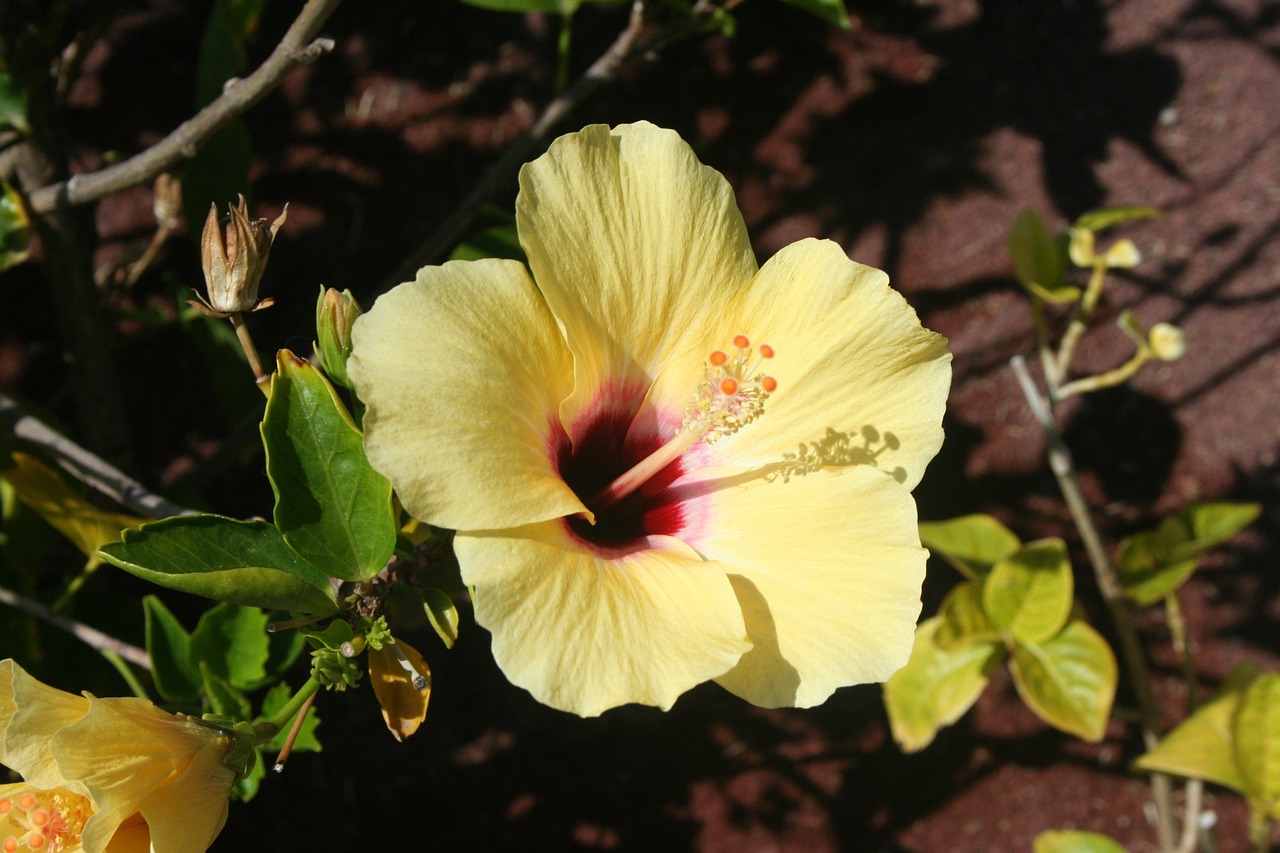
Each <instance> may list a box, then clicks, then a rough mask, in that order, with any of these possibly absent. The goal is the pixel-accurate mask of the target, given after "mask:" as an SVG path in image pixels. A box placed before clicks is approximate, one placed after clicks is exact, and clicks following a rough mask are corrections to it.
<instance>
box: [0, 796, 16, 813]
mask: <svg viewBox="0 0 1280 853" xmlns="http://www.w3.org/2000/svg"><path fill="white" fill-rule="evenodd" d="M11 808H13V800H11V799H9V798H8V797H5V798H4V799H3V800H0V814H8V813H9V809H11Z"/></svg>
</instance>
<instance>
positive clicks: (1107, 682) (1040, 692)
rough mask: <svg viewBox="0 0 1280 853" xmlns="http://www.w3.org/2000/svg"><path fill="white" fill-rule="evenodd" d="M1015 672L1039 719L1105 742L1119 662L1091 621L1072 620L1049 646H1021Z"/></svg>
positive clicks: (1012, 661)
mask: <svg viewBox="0 0 1280 853" xmlns="http://www.w3.org/2000/svg"><path fill="white" fill-rule="evenodd" d="M1009 668H1010V670H1011V671H1012V672H1013V683H1014V686H1015V687H1017V689H1018V694H1019V695H1020V696H1021V697H1022V701H1024V702H1026V703H1027V707H1029V708H1030V709H1031V710H1032V711H1034V712H1035V713H1036V716H1038V717H1040V719H1042V720H1044V721H1045V722H1046V723H1048V724H1049V725H1051V726H1053V727H1054V728H1056V729H1060V730H1062V731H1064V732H1066V733H1068V734H1073V735H1076V736H1077V737H1081V738H1084V739H1085V740H1088V741H1099V740H1102V736H1103V735H1104V734H1105V733H1106V728H1107V718H1108V716H1109V715H1110V713H1111V702H1112V700H1113V699H1114V698H1115V692H1116V659H1115V656H1114V655H1113V654H1112V653H1111V647H1110V646H1108V645H1107V641H1106V640H1104V639H1102V637H1101V636H1100V635H1099V634H1098V632H1096V631H1094V630H1093V629H1092V628H1090V627H1089V625H1088V624H1087V623H1085V622H1082V621H1080V620H1075V621H1072V622H1069V623H1068V624H1067V626H1066V627H1065V628H1063V629H1062V632H1061V633H1060V634H1058V635H1057V636H1056V637H1054V638H1053V639H1052V640H1049V641H1048V642H1047V643H1043V644H1039V645H1034V644H1028V643H1019V644H1018V645H1016V646H1015V647H1014V650H1013V656H1012V657H1011V658H1010V660H1009Z"/></svg>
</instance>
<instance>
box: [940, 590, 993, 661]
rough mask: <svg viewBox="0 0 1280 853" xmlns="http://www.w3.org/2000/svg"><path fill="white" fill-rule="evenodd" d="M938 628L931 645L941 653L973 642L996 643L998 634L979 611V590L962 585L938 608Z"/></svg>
mask: <svg viewBox="0 0 1280 853" xmlns="http://www.w3.org/2000/svg"><path fill="white" fill-rule="evenodd" d="M938 616H939V617H941V619H942V624H941V625H939V626H938V633H937V635H936V636H935V637H934V641H935V642H936V643H937V644H938V645H939V646H941V647H942V648H944V649H954V648H955V647H957V646H963V645H968V644H969V643H974V642H988V643H991V642H1000V632H999V631H998V630H996V626H995V625H992V624H991V620H990V619H988V618H987V614H986V612H984V611H983V609H982V587H981V585H980V584H979V583H978V582H977V581H965V582H964V583H960V584H957V585H956V586H954V587H952V588H951V592H949V593H947V597H946V598H944V599H943V600H942V606H941V607H939V608H938Z"/></svg>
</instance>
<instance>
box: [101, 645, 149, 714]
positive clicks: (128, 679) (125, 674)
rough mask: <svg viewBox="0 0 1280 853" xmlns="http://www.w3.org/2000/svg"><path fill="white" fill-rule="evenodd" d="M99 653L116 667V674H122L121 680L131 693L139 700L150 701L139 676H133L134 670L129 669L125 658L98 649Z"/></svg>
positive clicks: (106, 650)
mask: <svg viewBox="0 0 1280 853" xmlns="http://www.w3.org/2000/svg"><path fill="white" fill-rule="evenodd" d="M98 652H99V653H100V654H101V655H102V656H103V657H104V658H106V659H107V663H109V664H111V665H112V666H113V667H115V670H116V672H117V673H119V674H120V678H122V679H123V680H124V683H125V684H126V685H128V687H129V692H131V693H132V694H133V695H134V696H137V697H138V698H139V699H146V700H148V701H150V699H151V696H150V695H148V694H147V689H146V688H145V687H143V686H142V682H141V681H139V680H138V676H136V675H134V674H133V670H131V669H129V664H128V663H126V662H125V660H124V658H122V657H120V655H118V654H116V653H115V652H113V651H109V650H108V649H98Z"/></svg>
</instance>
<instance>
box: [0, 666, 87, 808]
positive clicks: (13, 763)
mask: <svg viewBox="0 0 1280 853" xmlns="http://www.w3.org/2000/svg"><path fill="white" fill-rule="evenodd" d="M88 710H89V700H88V699H86V698H85V697H83V696H76V695H74V694H72V693H67V692H65V691H62V690H58V689H56V688H53V687H50V686H48V685H47V684H42V683H40V682H39V681H37V680H36V679H34V678H32V677H31V676H30V675H28V674H27V673H26V670H24V669H23V668H22V667H20V666H18V665H17V664H16V663H14V662H13V661H12V660H4V661H0V762H2V763H3V764H4V765H5V766H6V767H9V768H12V769H13V770H15V771H17V772H18V773H19V774H21V775H22V778H23V779H25V780H26V781H27V784H29V785H31V786H32V787H35V788H56V787H58V786H60V785H66V784H67V781H66V779H67V778H74V777H63V776H62V774H60V773H59V772H58V766H57V764H56V763H55V762H54V760H53V757H52V756H51V755H50V754H49V740H50V738H52V737H53V735H54V733H55V732H57V731H59V730H60V729H62V728H64V727H66V726H69V725H71V724H72V723H74V722H75V721H77V720H79V719H80V718H81V717H83V716H84V715H85V713H86V712H87V711H88Z"/></svg>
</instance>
